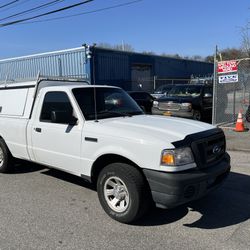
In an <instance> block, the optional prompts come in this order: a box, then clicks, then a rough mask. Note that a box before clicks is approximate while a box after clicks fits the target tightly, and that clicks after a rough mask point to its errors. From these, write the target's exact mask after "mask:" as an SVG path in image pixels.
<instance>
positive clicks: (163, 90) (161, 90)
mask: <svg viewBox="0 0 250 250" xmlns="http://www.w3.org/2000/svg"><path fill="white" fill-rule="evenodd" d="M172 87H173V85H171V84H165V85H161V86H160V87H158V88H157V89H156V90H155V91H154V93H153V94H151V95H152V96H153V97H155V98H157V99H158V98H160V97H162V96H165V95H167V94H168V93H169V91H170V90H171V89H172Z"/></svg>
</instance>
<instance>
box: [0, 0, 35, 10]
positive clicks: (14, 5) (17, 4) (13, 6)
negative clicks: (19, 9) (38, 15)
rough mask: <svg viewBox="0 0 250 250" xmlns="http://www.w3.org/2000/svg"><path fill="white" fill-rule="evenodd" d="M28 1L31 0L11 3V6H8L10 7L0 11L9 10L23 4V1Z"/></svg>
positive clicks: (26, 0) (25, 0) (24, 0)
mask: <svg viewBox="0 0 250 250" xmlns="http://www.w3.org/2000/svg"><path fill="white" fill-rule="evenodd" d="M29 1H31V0H23V1H21V3H16V4H13V5H12V6H10V7H8V8H4V10H0V12H1V13H2V12H6V11H7V10H9V9H13V8H15V7H16V6H19V5H21V4H24V3H26V2H29Z"/></svg>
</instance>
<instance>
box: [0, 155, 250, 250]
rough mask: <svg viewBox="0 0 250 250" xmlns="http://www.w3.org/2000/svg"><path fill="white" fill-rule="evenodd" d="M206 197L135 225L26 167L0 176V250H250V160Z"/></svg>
mask: <svg viewBox="0 0 250 250" xmlns="http://www.w3.org/2000/svg"><path fill="white" fill-rule="evenodd" d="M230 155H231V157H232V172H231V174H230V177H229V178H228V179H227V181H226V182H225V183H224V185H223V186H222V187H221V188H220V189H218V190H216V192H214V193H211V194H210V195H209V196H207V197H205V198H203V199H201V200H199V201H195V202H192V203H190V204H188V205H187V206H181V207H178V208H175V209H173V210H168V211H167V210H161V209H155V210H153V211H151V213H150V214H149V215H148V216H147V217H146V218H144V219H142V220H140V221H139V222H138V223H137V224H135V225H123V224H120V223H118V222H116V221H114V220H112V219H110V218H109V217H108V216H107V215H106V214H105V212H104V211H103V210H102V208H101V206H100V204H99V201H98V198H97V194H96V192H95V190H94V189H93V188H92V187H91V186H90V185H89V184H87V183H84V182H83V181H82V179H80V178H77V177H74V176H71V175H69V174H66V173H63V172H60V171H56V170H49V169H46V168H43V167H41V166H38V165H34V164H30V163H24V164H22V165H20V166H17V167H16V171H15V173H13V174H1V175H0V190H1V193H0V207H1V213H0V215H1V216H0V232H1V233H0V249H1V250H5V249H25V250H28V249H220V250H221V249H237V250H238V249H250V240H249V235H250V220H249V218H250V166H249V161H250V155H249V154H246V153H245V152H230Z"/></svg>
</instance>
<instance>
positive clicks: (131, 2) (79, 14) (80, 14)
mask: <svg viewBox="0 0 250 250" xmlns="http://www.w3.org/2000/svg"><path fill="white" fill-rule="evenodd" d="M142 1H144V0H135V1H130V2H127V3H123V4H116V5H112V6H109V7H105V8H100V9H96V10H92V11H86V12H82V13H78V14H74V15H68V16H63V17H55V18H49V19H44V20H38V21H31V22H24V23H18V24H19V25H20V24H21V25H24V24H32V23H42V22H50V21H55V20H60V19H66V18H71V17H76V16H82V15H87V14H92V13H97V12H102V11H106V10H110V9H115V8H119V7H123V6H127V5H132V4H135V3H138V2H142ZM0 27H1V26H0Z"/></svg>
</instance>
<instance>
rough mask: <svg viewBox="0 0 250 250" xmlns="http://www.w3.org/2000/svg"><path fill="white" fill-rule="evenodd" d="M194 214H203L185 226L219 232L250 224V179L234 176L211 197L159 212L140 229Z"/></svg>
mask: <svg viewBox="0 0 250 250" xmlns="http://www.w3.org/2000/svg"><path fill="white" fill-rule="evenodd" d="M188 208H189V209H190V211H189V209H188ZM193 211H195V212H198V213H200V214H201V217H200V218H199V220H197V221H195V222H193V223H191V224H184V226H186V227H195V228H203V229H216V228H223V227H227V226H232V225H236V224H239V223H241V222H244V221H246V220H248V219H249V218H250V176H249V175H244V174H238V173H234V172H231V173H230V175H229V177H228V179H227V180H226V182H225V183H224V184H223V185H222V186H221V187H220V188H219V189H217V190H215V191H214V192H212V193H211V194H209V195H208V196H206V197H204V198H202V199H200V200H197V201H193V202H190V203H188V204H187V205H186V206H185V205H184V206H181V207H177V208H174V209H171V210H162V209H155V210H154V211H152V212H151V213H150V214H148V215H147V216H146V217H144V218H142V219H141V220H139V221H138V222H137V223H136V225H137V226H158V225H163V224H169V223H173V222H176V221H178V220H180V219H182V218H183V217H184V216H185V215H187V214H188V213H192V212H193Z"/></svg>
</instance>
